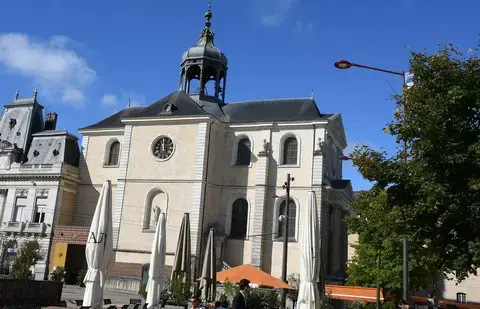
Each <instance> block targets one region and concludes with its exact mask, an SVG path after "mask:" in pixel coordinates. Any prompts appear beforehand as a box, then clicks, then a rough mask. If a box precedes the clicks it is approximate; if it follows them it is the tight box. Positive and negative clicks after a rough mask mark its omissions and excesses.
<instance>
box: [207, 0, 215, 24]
mask: <svg viewBox="0 0 480 309" xmlns="http://www.w3.org/2000/svg"><path fill="white" fill-rule="evenodd" d="M212 17H213V14H212V0H209V1H208V11H207V12H206V13H205V19H206V21H205V26H207V28H210V26H211V25H212V24H211V23H210V19H212Z"/></svg>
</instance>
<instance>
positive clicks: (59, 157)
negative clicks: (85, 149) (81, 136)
mask: <svg viewBox="0 0 480 309" xmlns="http://www.w3.org/2000/svg"><path fill="white" fill-rule="evenodd" d="M32 137H33V139H32V142H31V144H30V149H29V151H28V154H27V158H28V159H27V162H26V164H56V163H62V162H65V163H68V164H70V165H73V166H78V160H79V157H80V151H79V148H78V144H77V140H78V138H77V137H76V136H75V135H72V134H70V133H69V132H67V131H66V130H47V131H43V132H39V133H35V134H33V135H32Z"/></svg>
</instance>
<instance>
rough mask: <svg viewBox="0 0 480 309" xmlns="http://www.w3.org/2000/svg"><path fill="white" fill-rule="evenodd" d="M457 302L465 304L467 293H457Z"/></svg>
mask: <svg viewBox="0 0 480 309" xmlns="http://www.w3.org/2000/svg"><path fill="white" fill-rule="evenodd" d="M457 303H462V304H466V303H467V294H465V293H457Z"/></svg>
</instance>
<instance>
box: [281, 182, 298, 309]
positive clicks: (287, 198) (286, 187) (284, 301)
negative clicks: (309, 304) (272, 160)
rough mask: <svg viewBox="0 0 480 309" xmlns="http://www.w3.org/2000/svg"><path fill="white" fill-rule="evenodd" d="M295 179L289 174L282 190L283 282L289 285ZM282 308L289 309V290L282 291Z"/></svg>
mask: <svg viewBox="0 0 480 309" xmlns="http://www.w3.org/2000/svg"><path fill="white" fill-rule="evenodd" d="M294 180H295V178H293V177H290V174H287V181H285V183H284V184H283V186H282V188H283V189H284V190H285V216H284V218H283V219H285V223H284V229H283V265H282V281H283V282H285V283H287V259H288V223H289V221H290V220H289V218H288V215H289V210H290V183H291V182H292V181H294ZM281 306H282V308H284V309H285V308H287V290H286V289H283V291H282V303H281Z"/></svg>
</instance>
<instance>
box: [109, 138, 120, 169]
mask: <svg viewBox="0 0 480 309" xmlns="http://www.w3.org/2000/svg"><path fill="white" fill-rule="evenodd" d="M119 155H120V143H119V142H118V141H115V142H113V143H112V144H111V145H110V151H109V153H108V164H107V165H118V157H119Z"/></svg>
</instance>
